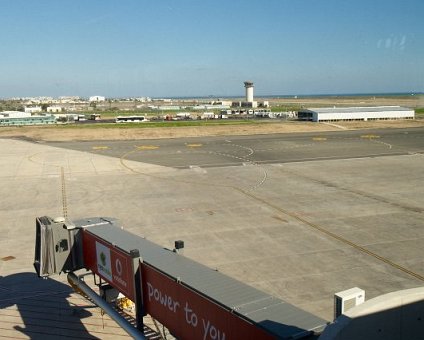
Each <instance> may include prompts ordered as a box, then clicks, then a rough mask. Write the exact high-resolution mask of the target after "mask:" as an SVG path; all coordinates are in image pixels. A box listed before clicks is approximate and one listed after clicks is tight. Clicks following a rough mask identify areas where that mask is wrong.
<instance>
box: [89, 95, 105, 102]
mask: <svg viewBox="0 0 424 340" xmlns="http://www.w3.org/2000/svg"><path fill="white" fill-rule="evenodd" d="M105 100H106V98H105V97H103V96H91V97H90V98H89V100H88V101H89V102H96V103H98V102H104V101H105Z"/></svg>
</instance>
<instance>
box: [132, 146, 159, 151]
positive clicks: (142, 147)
mask: <svg viewBox="0 0 424 340" xmlns="http://www.w3.org/2000/svg"><path fill="white" fill-rule="evenodd" d="M135 147H136V149H137V150H156V149H159V146H157V145H136V146H135Z"/></svg>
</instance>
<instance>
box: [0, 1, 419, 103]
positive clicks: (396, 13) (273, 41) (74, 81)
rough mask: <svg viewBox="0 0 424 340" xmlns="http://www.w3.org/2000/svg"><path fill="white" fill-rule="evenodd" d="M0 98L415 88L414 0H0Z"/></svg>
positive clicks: (416, 41)
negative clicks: (249, 88)
mask: <svg viewBox="0 0 424 340" xmlns="http://www.w3.org/2000/svg"><path fill="white" fill-rule="evenodd" d="M0 8H1V12H2V15H1V21H0V25H1V30H0V42H1V44H0V98H7V97H15V96H16V97H18V96H21V97H22V96H43V95H44V96H54V97H56V96H64V95H79V96H83V97H87V96H90V95H104V96H107V97H126V96H151V97H172V96H208V95H214V96H233V95H240V96H242V95H243V93H244V89H243V81H245V80H252V81H254V83H255V95H302V94H331V93H333V94H337V93H383V92H424V24H423V21H422V17H423V13H424V1H422V0H356V1H352V0H291V1H289V0H231V1H228V0H227V1H225V0H213V1H212V0H203V1H202V0H173V1H171V0H157V1H153V0H151V1H148V0H114V1H112V0H102V1H98V0H0Z"/></svg>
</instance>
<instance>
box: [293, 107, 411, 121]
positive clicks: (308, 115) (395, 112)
mask: <svg viewBox="0 0 424 340" xmlns="http://www.w3.org/2000/svg"><path fill="white" fill-rule="evenodd" d="M414 117H415V111H414V110H411V109H409V108H406V107H401V106H374V107H337V108H336V107H332V108H311V109H305V110H300V111H299V112H298V119H299V120H308V121H313V122H323V121H324V122H328V121H339V120H363V121H367V120H380V119H386V120H388V119H414Z"/></svg>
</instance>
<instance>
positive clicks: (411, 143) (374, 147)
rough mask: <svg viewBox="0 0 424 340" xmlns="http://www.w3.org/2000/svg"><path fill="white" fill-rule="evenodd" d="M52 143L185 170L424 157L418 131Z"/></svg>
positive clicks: (396, 130)
mask: <svg viewBox="0 0 424 340" xmlns="http://www.w3.org/2000/svg"><path fill="white" fill-rule="evenodd" d="M48 145H51V146H57V147H62V148H69V149H73V150H78V151H86V152H92V153H95V154H100V155H106V156H111V157H118V158H125V159H128V160H134V161H138V162H144V163H150V164H155V165H160V166H167V167H172V168H177V169H184V168H190V167H202V168H210V167H225V166H240V165H245V164H246V163H255V164H272V163H292V162H305V161H315V160H336V159H349V158H361V157H381V156H389V155H392V156H393V155H405V154H413V153H423V152H424V133H423V130H422V129H420V128H415V129H393V130H387V129H385V130H362V131H343V132H328V133H325V134H311V133H308V134H305V133H303V134H279V135H278V134H272V135H255V136H233V137H203V138H202V137H197V138H181V139H166V140H163V139H156V140H148V141H145V140H144V141H110V142H104V141H101V142H100V141H90V142H59V143H51V142H50V143H48Z"/></svg>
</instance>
